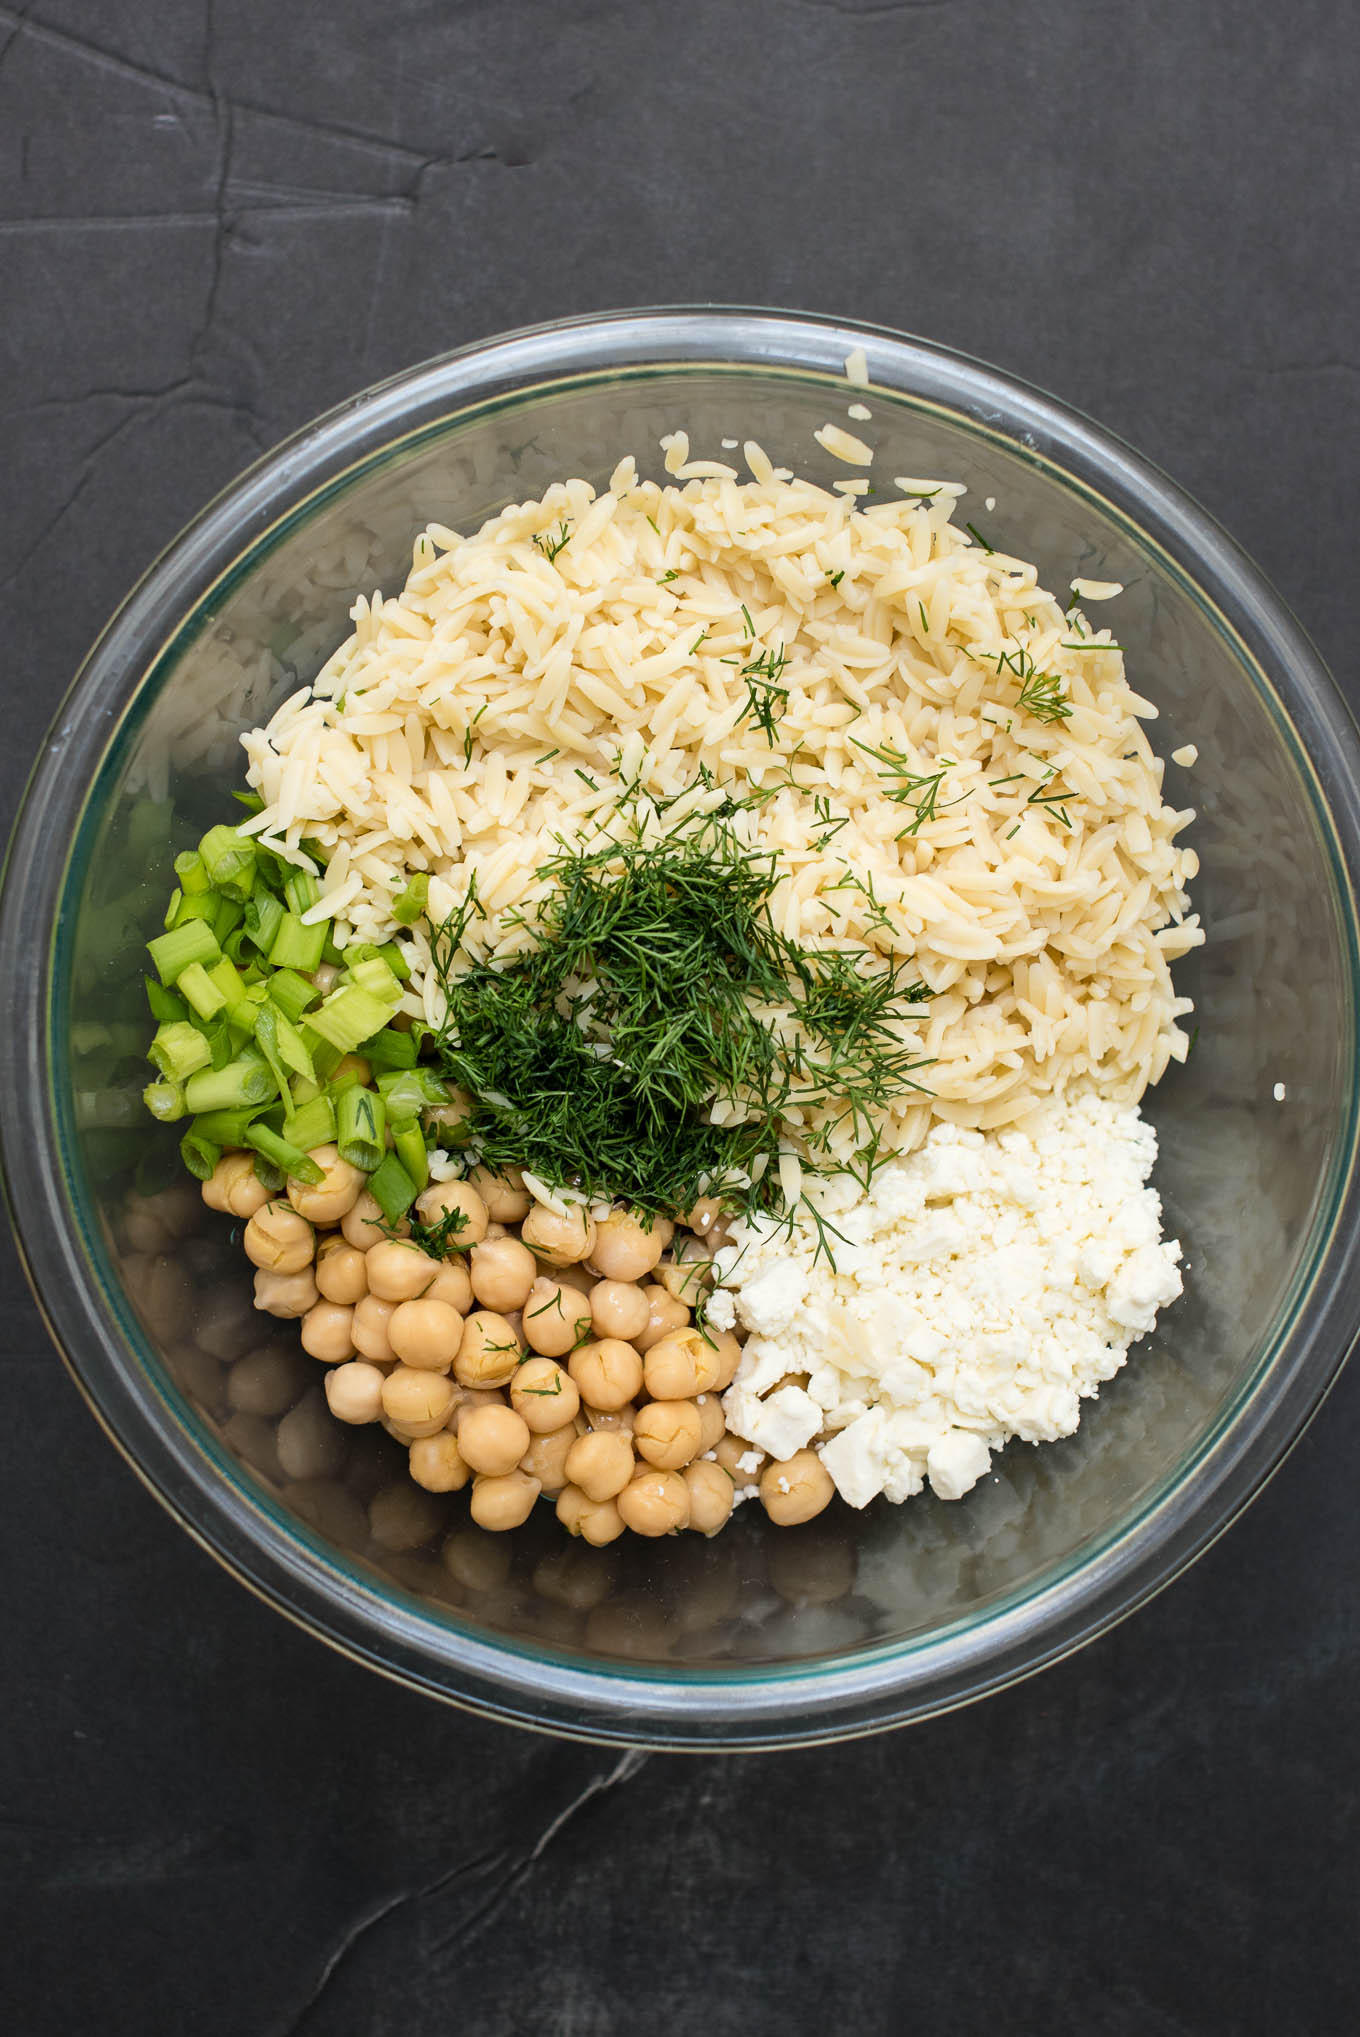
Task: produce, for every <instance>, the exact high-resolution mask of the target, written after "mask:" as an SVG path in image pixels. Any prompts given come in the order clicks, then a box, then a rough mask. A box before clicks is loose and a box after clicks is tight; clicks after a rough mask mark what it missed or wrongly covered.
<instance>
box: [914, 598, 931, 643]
mask: <svg viewBox="0 0 1360 2037" xmlns="http://www.w3.org/2000/svg"><path fill="white" fill-rule="evenodd" d="M916 606H917V609H918V610H919V612H920V616H921V628H922V630H923V631H924V633H925V635H926V636H929V635H930V617H929V616H928V615H927V614H926V605H925V603H924V601H918V602H917V604H916Z"/></svg>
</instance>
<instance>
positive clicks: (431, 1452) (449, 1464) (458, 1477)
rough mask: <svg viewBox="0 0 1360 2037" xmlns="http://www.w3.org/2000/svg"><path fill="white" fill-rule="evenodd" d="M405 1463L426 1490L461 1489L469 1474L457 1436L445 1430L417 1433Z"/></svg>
mask: <svg viewBox="0 0 1360 2037" xmlns="http://www.w3.org/2000/svg"><path fill="white" fill-rule="evenodd" d="M408 1462H409V1463H410V1467H411V1476H412V1478H414V1480H415V1482H416V1484H417V1485H423V1486H424V1488H425V1490H426V1492H461V1491H462V1490H463V1487H464V1486H465V1485H466V1484H467V1482H468V1480H469V1478H471V1476H472V1473H471V1472H470V1471H469V1470H468V1467H467V1464H466V1462H465V1460H464V1457H463V1453H462V1451H461V1450H460V1449H459V1448H458V1443H457V1439H456V1438H455V1437H453V1436H451V1435H450V1434H449V1432H448V1430H447V1429H441V1430H440V1432H439V1434H438V1435H437V1436H417V1438H416V1440H415V1442H414V1443H412V1445H411V1450H410V1456H409V1459H408Z"/></svg>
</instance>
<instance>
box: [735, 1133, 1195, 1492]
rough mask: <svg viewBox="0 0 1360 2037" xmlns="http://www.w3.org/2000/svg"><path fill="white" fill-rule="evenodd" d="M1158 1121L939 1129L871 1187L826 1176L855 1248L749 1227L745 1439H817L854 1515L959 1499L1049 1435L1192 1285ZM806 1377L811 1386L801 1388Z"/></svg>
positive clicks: (738, 1273) (739, 1404)
mask: <svg viewBox="0 0 1360 2037" xmlns="http://www.w3.org/2000/svg"><path fill="white" fill-rule="evenodd" d="M1156 1153H1157V1142H1156V1135H1155V1133H1154V1132H1153V1130H1152V1127H1151V1126H1150V1125H1148V1124H1146V1123H1144V1121H1143V1119H1142V1117H1141V1116H1140V1114H1139V1113H1138V1111H1137V1110H1136V1109H1134V1108H1132V1107H1131V1106H1129V1105H1126V1104H1119V1103H1114V1102H1110V1101H1108V1100H1106V1099H1103V1098H1100V1097H1096V1096H1082V1097H1078V1098H1076V1099H1075V1100H1073V1101H1072V1102H1069V1103H1058V1104H1054V1105H1051V1106H1049V1107H1048V1108H1047V1109H1046V1110H1044V1111H1043V1112H1040V1113H1036V1114H1035V1115H1034V1116H1033V1117H1031V1118H1029V1119H1027V1120H1026V1121H1025V1123H1024V1125H1023V1127H1021V1128H1020V1129H1015V1128H1012V1129H1009V1130H1006V1131H1001V1132H991V1133H982V1132H974V1131H966V1130H963V1129H961V1128H959V1127H957V1126H953V1125H947V1124H940V1125H937V1126H935V1127H934V1129H933V1130H932V1131H931V1133H930V1135H929V1137H928V1138H927V1140H926V1142H925V1144H924V1145H923V1146H922V1147H921V1148H920V1149H919V1151H917V1152H915V1153H912V1154H910V1155H907V1156H905V1157H904V1158H902V1159H901V1160H897V1161H894V1162H892V1163H891V1164H890V1165H888V1166H886V1167H884V1168H882V1169H880V1170H879V1172H878V1173H877V1174H876V1175H875V1176H874V1178H873V1180H872V1182H871V1183H870V1186H869V1190H868V1192H867V1193H866V1192H865V1191H864V1190H863V1189H862V1188H861V1186H860V1185H859V1184H858V1183H857V1182H854V1181H852V1180H850V1179H849V1178H848V1177H847V1178H846V1179H844V1180H842V1179H840V1178H833V1179H831V1180H828V1181H821V1182H817V1183H815V1184H814V1185H813V1189H812V1193H813V1194H814V1195H815V1197H816V1201H817V1206H818V1209H819V1211H820V1213H821V1214H822V1215H823V1216H824V1217H825V1218H826V1219H827V1220H828V1221H830V1222H832V1223H834V1225H835V1228H836V1231H837V1233H839V1234H843V1235H844V1237H845V1238H846V1240H848V1242H847V1243H845V1244H842V1243H840V1242H839V1240H837V1241H836V1242H835V1244H834V1255H835V1264H834V1266H833V1265H831V1264H830V1263H829V1262H828V1259H827V1257H826V1255H825V1252H824V1251H822V1250H821V1248H820V1242H819V1239H818V1236H817V1233H816V1230H815V1228H814V1227H812V1226H811V1225H808V1224H804V1223H802V1222H798V1223H795V1225H794V1226H793V1228H792V1230H791V1231H790V1230H789V1228H788V1227H787V1226H786V1225H781V1224H778V1223H776V1222H775V1221H774V1220H772V1219H759V1220H757V1221H755V1222H754V1223H752V1224H750V1225H746V1226H739V1227H738V1229H737V1233H736V1236H735V1238H734V1242H733V1244H732V1245H731V1246H730V1247H727V1248H725V1249H724V1251H723V1252H721V1253H720V1254H719V1255H718V1270H719V1274H720V1277H721V1279H722V1280H723V1281H724V1283H726V1284H725V1285H724V1286H721V1287H719V1288H718V1289H717V1291H716V1293H715V1295H714V1297H713V1301H712V1302H711V1303H710V1305H709V1308H710V1317H711V1319H712V1320H714V1321H717V1320H718V1318H717V1317H715V1316H713V1309H714V1306H715V1305H718V1304H720V1302H721V1300H722V1298H723V1297H724V1296H727V1295H730V1296H731V1297H732V1304H731V1305H732V1308H733V1319H734V1320H735V1321H737V1322H740V1323H741V1324H743V1325H744V1326H745V1327H746V1328H747V1329H748V1330H749V1331H750V1332H751V1334H750V1336H749V1337H748V1340H747V1343H746V1345H745V1347H744V1348H743V1351H742V1356H741V1361H740V1363H739V1365H738V1368H737V1374H736V1378H735V1380H734V1381H733V1384H732V1386H731V1387H730V1388H729V1389H728V1391H727V1393H726V1395H725V1396H724V1399H723V1410H724V1413H725V1415H726V1418H727V1424H728V1427H729V1429H730V1430H731V1431H732V1432H733V1433H734V1434H735V1435H737V1436H739V1437H742V1438H744V1439H745V1440H747V1441H749V1442H751V1443H753V1444H755V1445H756V1446H757V1447H758V1448H759V1449H761V1450H764V1451H766V1452H768V1454H769V1455H770V1456H771V1457H772V1458H774V1459H775V1460H776V1462H779V1461H782V1460H783V1459H785V1458H786V1457H789V1456H791V1455H792V1454H793V1453H794V1451H796V1450H800V1449H804V1448H806V1447H807V1445H808V1443H809V1442H812V1441H814V1440H816V1439H819V1440H817V1448H818V1450H819V1452H820V1455H821V1457H822V1461H823V1463H824V1464H825V1465H826V1468H827V1470H828V1471H829V1472H830V1473H831V1476H832V1478H833V1480H834V1481H835V1484H836V1487H837V1489H838V1491H839V1492H840V1493H841V1494H842V1496H843V1497H844V1498H845V1499H846V1500H847V1501H848V1502H849V1503H850V1505H851V1506H855V1507H861V1506H866V1505H867V1504H868V1502H869V1501H870V1500H871V1499H873V1498H874V1496H875V1495H876V1494H878V1493H880V1492H882V1493H885V1494H886V1495H887V1497H888V1498H889V1499H892V1500H902V1499H908V1498H910V1497H911V1496H912V1495H913V1494H915V1493H917V1492H919V1491H920V1490H921V1489H922V1487H923V1485H924V1484H925V1483H926V1481H927V1480H928V1481H929V1483H930V1485H931V1486H932V1488H933V1489H934V1491H935V1492H936V1493H937V1494H938V1495H939V1496H940V1497H941V1498H942V1499H957V1498H959V1497H960V1496H961V1495H962V1494H963V1493H965V1492H967V1491H968V1490H970V1488H971V1487H972V1486H973V1485H975V1484H976V1482H977V1481H978V1479H979V1478H981V1477H983V1476H984V1475H985V1473H986V1471H987V1468H988V1466H989V1464H990V1461H991V1452H992V1451H993V1450H996V1449H999V1448H1000V1447H1001V1446H1002V1444H1003V1443H1005V1442H1006V1441H1007V1440H1008V1438H1010V1437H1012V1436H1016V1437H1019V1438H1021V1439H1023V1440H1025V1441H1027V1442H1033V1443H1039V1442H1051V1441H1053V1440H1055V1439H1056V1438H1058V1437H1060V1436H1066V1435H1070V1434H1071V1433H1072V1431H1073V1430H1074V1429H1075V1428H1076V1427H1077V1424H1078V1421H1079V1419H1080V1413H1081V1401H1082V1399H1083V1398H1088V1397H1090V1396H1092V1395H1094V1394H1096V1393H1097V1392H1098V1391H1099V1389H1100V1386H1101V1384H1102V1383H1103V1382H1104V1381H1105V1380H1108V1379H1111V1378H1113V1376H1114V1374H1115V1373H1116V1372H1117V1371H1118V1370H1119V1368H1120V1367H1121V1366H1122V1365H1123V1363H1124V1358H1125V1353H1126V1352H1127V1350H1128V1347H1129V1345H1130V1343H1131V1342H1132V1341H1133V1340H1134V1338H1135V1337H1139V1336H1142V1335H1144V1334H1145V1333H1146V1332H1147V1331H1148V1330H1150V1329H1151V1328H1152V1326H1153V1324H1154V1322H1155V1320H1156V1315H1157V1311H1158V1309H1160V1308H1163V1307H1165V1306H1166V1304H1167V1303H1168V1302H1170V1301H1172V1300H1174V1298H1175V1297H1176V1295H1178V1294H1179V1293H1180V1291H1181V1277H1180V1273H1179V1271H1178V1265H1177V1262H1178V1261H1179V1259H1180V1246H1179V1244H1177V1243H1175V1242H1174V1241H1170V1242H1168V1241H1164V1240H1163V1239H1162V1237H1161V1203H1160V1201H1159V1199H1158V1196H1157V1194H1156V1192H1155V1190H1153V1189H1151V1188H1149V1187H1147V1186H1146V1185H1145V1184H1146V1182H1147V1177H1148V1175H1149V1174H1150V1172H1151V1170H1152V1165H1153V1162H1154V1160H1155V1159H1156ZM799 1378H805V1379H806V1382H807V1383H806V1386H805V1387H804V1386H802V1385H798V1384H795V1383H794V1381H795V1380H796V1379H799Z"/></svg>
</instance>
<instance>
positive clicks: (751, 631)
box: [741, 601, 756, 639]
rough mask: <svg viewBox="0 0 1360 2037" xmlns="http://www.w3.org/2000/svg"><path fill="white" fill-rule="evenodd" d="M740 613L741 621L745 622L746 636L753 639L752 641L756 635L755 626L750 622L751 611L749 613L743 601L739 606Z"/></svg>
mask: <svg viewBox="0 0 1360 2037" xmlns="http://www.w3.org/2000/svg"><path fill="white" fill-rule="evenodd" d="M741 613H742V620H743V621H744V622H745V624H746V634H747V636H748V637H751V638H753V639H754V637H755V633H756V626H755V624H754V623H753V622H752V620H751V611H750V609H749V608H748V607H747V606H746V603H745V602H744V601H743V602H742V604H741Z"/></svg>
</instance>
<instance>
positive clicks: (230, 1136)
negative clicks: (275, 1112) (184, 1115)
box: [194, 1103, 260, 1149]
mask: <svg viewBox="0 0 1360 2037" xmlns="http://www.w3.org/2000/svg"><path fill="white" fill-rule="evenodd" d="M259 1110H260V1105H259V1104H258V1103H252V1104H246V1105H245V1106H244V1107H243V1108H242V1109H240V1110H210V1111H205V1112H203V1113H202V1115H201V1116H199V1117H196V1118H195V1119H194V1130H195V1131H196V1132H197V1133H198V1135H199V1137H200V1138H203V1139H211V1140H212V1142H213V1144H214V1145H215V1146H222V1147H228V1146H234V1147H236V1148H237V1149H239V1148H240V1147H242V1146H244V1144H245V1142H246V1133H247V1132H248V1131H249V1130H250V1126H251V1122H252V1120H253V1119H254V1118H255V1117H256V1116H257V1115H258V1113H259Z"/></svg>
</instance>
